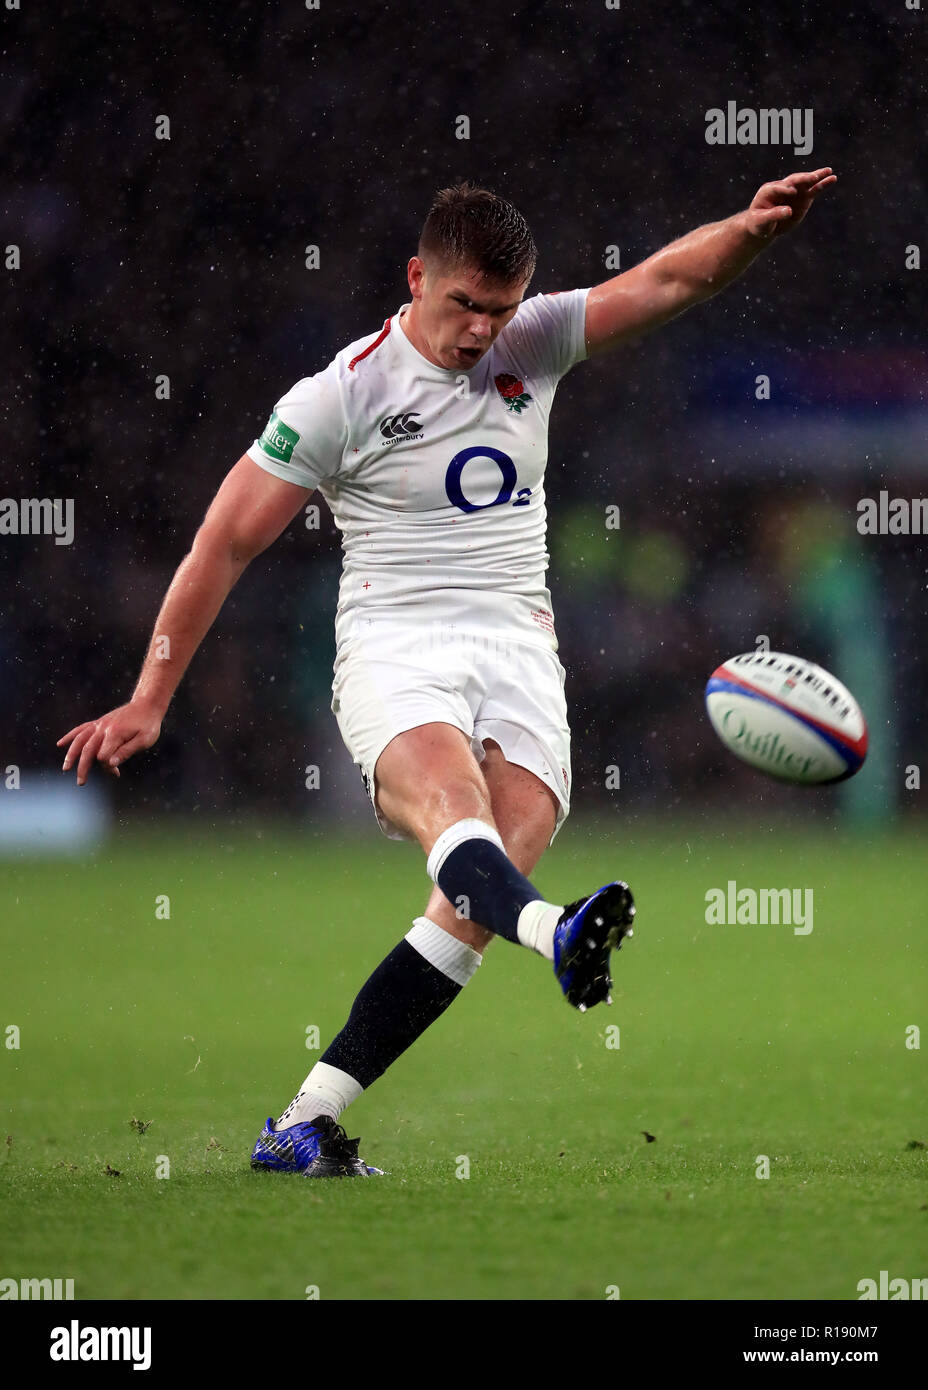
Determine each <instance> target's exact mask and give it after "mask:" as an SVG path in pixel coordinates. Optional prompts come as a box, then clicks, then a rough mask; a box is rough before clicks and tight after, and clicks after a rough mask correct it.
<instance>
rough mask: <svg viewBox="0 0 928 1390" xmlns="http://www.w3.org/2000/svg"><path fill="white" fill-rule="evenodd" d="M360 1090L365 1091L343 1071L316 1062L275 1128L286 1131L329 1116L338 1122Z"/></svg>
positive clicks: (324, 1063) (325, 1063)
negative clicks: (320, 1116)
mask: <svg viewBox="0 0 928 1390" xmlns="http://www.w3.org/2000/svg"><path fill="white" fill-rule="evenodd" d="M363 1090H364V1087H363V1086H359V1085H358V1083H357V1081H355V1079H354V1077H353V1076H349V1075H348V1073H347V1072H346V1071H339V1069H338V1067H330V1066H329V1064H328V1063H327V1062H317V1063H316V1065H315V1066H314V1067H313V1069H312V1071H311V1072H310V1073H309V1076H307V1078H306V1080H305V1081H304V1082H303V1084H302V1086H301V1087H300V1089H299V1091H298V1093H297V1094H296V1095H295V1096H294V1098H293V1100H292V1101H291V1102H290V1104H289V1105H288V1106H287V1108H286V1110H285V1111H284V1113H283V1114H282V1115H281V1117H280V1119H279V1120H278V1121H277V1123H276V1125H275V1126H274V1128H275V1129H289V1127H290V1126H291V1125H302V1124H308V1123H309V1121H310V1120H314V1119H315V1118H316V1116H317V1115H329V1116H331V1118H332V1119H333V1120H337V1119H338V1117H339V1115H340V1114H341V1113H342V1111H343V1110H344V1109H345V1108H346V1107H347V1106H349V1105H350V1104H351V1102H352V1101H353V1100H357V1098H358V1096H359V1095H360V1094H361V1092H362V1091H363Z"/></svg>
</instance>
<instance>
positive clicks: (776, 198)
mask: <svg viewBox="0 0 928 1390" xmlns="http://www.w3.org/2000/svg"><path fill="white" fill-rule="evenodd" d="M836 182H837V176H836V175H835V174H833V173H832V172H831V170H830V169H816V170H815V172H814V173H810V174H789V175H787V177H786V178H785V179H779V180H777V181H776V182H774V183H765V184H763V185H762V186H761V187H760V188H759V189H758V191H757V193H756V194H755V196H754V199H753V201H752V202H751V205H750V207H748V208H745V210H744V211H743V212H736V213H735V215H734V216H733V217H727V218H725V220H724V221H723V222H710V223H708V224H707V225H706V226H705V227H697V228H696V230H695V231H692V232H689V233H687V235H686V236H684V237H680V239H679V241H672V242H671V243H670V245H669V246H665V247H664V248H663V249H662V250H660V251H658V252H656V253H655V255H653V256H649V257H648V259H647V260H646V261H642V262H641V264H640V265H636V266H634V267H633V268H632V269H631V270H627V271H625V272H624V273H623V274H622V275H616V276H615V278H614V279H612V280H606V281H604V282H603V284H601V285H595V286H594V287H593V289H591V290H590V292H589V294H588V296H587V301H586V349H587V356H589V357H592V356H593V355H594V354H595V353H599V352H606V351H608V349H609V348H613V347H618V346H619V344H620V343H626V342H629V341H630V340H631V339H632V338H637V337H639V336H640V335H641V334H642V333H647V332H649V331H650V330H651V329H652V328H659V327H660V325H661V324H662V323H667V322H668V320H669V319H672V318H675V317H676V316H677V314H682V313H683V311H684V310H685V309H688V308H690V306H691V305H693V304H701V303H702V301H703V300H705V299H711V298H712V296H713V295H714V294H718V292H719V290H722V289H724V288H725V286H726V285H729V284H731V282H732V280H735V279H737V277H738V276H739V275H740V274H741V273H742V271H744V270H746V269H747V267H748V266H749V265H750V264H751V262H752V261H753V260H754V258H755V256H759V255H760V253H761V251H763V249H764V247H765V246H768V245H769V244H770V242H771V241H773V239H774V238H775V237H778V236H780V235H781V234H782V233H783V232H788V231H790V229H791V228H793V227H797V226H798V225H799V223H800V222H801V221H802V219H803V218H804V217H805V215H806V213H807V212H808V211H809V208H810V207H811V206H812V204H813V202H814V201H815V199H816V198H817V196H818V195H819V193H821V191H822V189H823V188H827V187H828V186H829V184H832V183H836Z"/></svg>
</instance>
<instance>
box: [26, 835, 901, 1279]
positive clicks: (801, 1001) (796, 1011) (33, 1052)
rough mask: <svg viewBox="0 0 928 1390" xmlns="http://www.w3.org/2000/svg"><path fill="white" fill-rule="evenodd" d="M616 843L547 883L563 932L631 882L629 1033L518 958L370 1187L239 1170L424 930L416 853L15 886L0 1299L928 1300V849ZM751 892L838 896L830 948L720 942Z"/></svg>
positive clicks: (392, 1111)
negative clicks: (763, 1166) (383, 974)
mask: <svg viewBox="0 0 928 1390" xmlns="http://www.w3.org/2000/svg"><path fill="white" fill-rule="evenodd" d="M618 841H619V831H618V829H617V828H616V827H612V826H595V825H583V824H579V823H575V822H571V824H570V825H569V826H568V827H567V828H565V830H564V832H563V833H562V835H561V837H560V838H559V840H558V841H557V843H556V845H555V848H554V850H553V851H552V852H551V853H550V855H549V856H548V857H547V858H546V860H545V861H543V863H542V865H541V866H540V868H539V871H538V872H537V874H536V880H537V882H538V884H539V886H540V887H541V889H542V890H543V891H545V892H546V893H547V894H548V895H549V896H550V897H552V898H554V899H557V900H561V901H563V900H566V899H567V898H572V897H575V896H576V895H577V892H578V890H582V889H583V888H585V887H591V886H593V885H594V884H598V883H600V882H602V881H605V880H606V879H607V878H610V877H612V876H613V875H614V873H615V871H616V867H617V865H619V866H620V867H621V871H622V872H624V873H627V875H628V877H629V879H630V880H631V882H632V885H633V887H634V889H635V893H636V896H637V899H638V902H639V919H638V930H637V932H636V937H635V940H634V941H633V942H632V943H630V944H629V945H628V947H627V948H626V949H623V951H622V953H621V955H619V956H617V957H615V958H614V962H615V966H616V970H615V974H616V984H617V990H616V1005H615V1007H614V1008H613V1009H611V1010H608V1009H606V1008H597V1009H596V1010H595V1011H592V1012H590V1013H589V1014H588V1015H586V1016H585V1017H584V1016H581V1015H579V1014H577V1013H575V1012H574V1011H573V1010H571V1009H570V1008H568V1006H567V1005H566V1004H565V1003H564V1002H563V1001H562V1000H561V997H560V993H559V990H558V988H557V986H556V984H555V982H554V980H553V978H552V976H551V973H550V967H548V966H547V965H546V964H545V963H544V962H542V961H541V960H539V959H538V958H537V957H532V956H529V955H528V954H527V953H526V952H524V951H521V950H518V949H516V948H514V947H512V946H509V945H508V944H507V943H505V942H497V943H495V944H494V945H493V947H492V948H491V950H490V952H489V953H488V955H487V958H486V961H485V963H484V965H483V966H482V967H481V969H480V971H479V972H478V974H477V976H476V978H475V979H474V981H473V982H472V983H471V984H470V985H469V986H468V987H467V989H466V990H465V991H464V992H463V994H462V996H461V997H460V999H458V1000H457V1001H456V1003H455V1005H454V1006H453V1007H452V1008H451V1009H450V1010H449V1011H448V1013H447V1014H446V1015H445V1016H444V1017H443V1018H442V1019H441V1020H440V1021H439V1023H438V1024H437V1025H436V1026H435V1027H434V1028H433V1029H432V1030H431V1032H430V1034H429V1035H427V1036H426V1037H425V1038H424V1039H422V1040H421V1041H420V1042H419V1043H418V1044H417V1045H416V1046H415V1047H414V1048H413V1050H412V1051H411V1052H409V1053H408V1054H407V1055H406V1056H405V1057H403V1058H401V1059H400V1061H399V1062H398V1063H397V1064H396V1066H395V1067H394V1068H393V1069H392V1071H390V1072H389V1073H388V1074H387V1075H386V1076H385V1077H384V1078H383V1079H382V1080H381V1081H380V1082H378V1083H377V1085H376V1086H374V1087H373V1088H371V1090H370V1091H369V1092H367V1093H366V1094H365V1095H364V1096H362V1098H361V1099H360V1100H359V1101H358V1102H357V1104H356V1105H355V1106H354V1107H352V1109H351V1111H350V1112H349V1115H348V1117H347V1125H348V1130H349V1133H351V1134H355V1133H360V1134H362V1135H363V1146H362V1153H363V1154H364V1155H365V1156H366V1157H367V1158H368V1160H369V1161H371V1162H374V1163H377V1164H379V1165H380V1166H382V1167H384V1168H386V1169H388V1171H389V1177H387V1178H385V1179H381V1180H376V1181H370V1182H354V1183H349V1182H342V1183H337V1182H333V1183H325V1182H319V1183H310V1182H307V1181H305V1180H300V1179H293V1178H278V1177H274V1176H270V1175H267V1174H253V1173H252V1172H251V1171H250V1169H249V1167H248V1155H249V1153H250V1150H251V1146H252V1144H253V1143H254V1139H255V1137H256V1135H257V1132H258V1130H259V1129H260V1127H261V1124H262V1122H263V1120H264V1118H265V1116H266V1115H268V1114H271V1113H272V1112H273V1113H275V1114H276V1113H279V1111H280V1110H281V1109H282V1108H283V1107H284V1106H285V1105H286V1103H287V1102H288V1101H289V1100H290V1098H291V1095H292V1094H293V1092H294V1090H295V1089H296V1087H297V1085H298V1083H299V1082H300V1081H301V1080H302V1078H303V1076H304V1075H305V1073H306V1071H308V1069H309V1066H310V1065H311V1064H312V1061H313V1060H314V1057H318V1055H319V1053H318V1052H316V1053H312V1052H310V1051H307V1050H306V1048H305V1045H304V1042H305V1033H306V1028H307V1026H308V1025H310V1024H315V1025H317V1026H318V1027H319V1028H320V1030H321V1034H322V1045H323V1047H324V1046H325V1044H326V1042H327V1041H328V1039H329V1038H330V1037H331V1035H332V1033H333V1032H334V1031H336V1030H337V1029H338V1028H339V1027H340V1025H341V1023H342V1022H343V1021H344V1017H345V1015H346V1013H347V1010H348V1007H349V1006H350V1003H351V1000H352V998H353V996H354V994H355V992H356V990H357V988H358V986H359V985H360V984H361V983H362V981H363V980H364V979H365V978H366V976H367V974H368V973H369V971H370V970H371V969H372V968H373V967H374V966H375V965H376V964H377V962H378V961H379V960H380V959H381V958H382V957H383V956H384V955H385V954H386V953H387V951H388V950H390V949H391V947H392V946H393V945H394V944H395V942H396V940H398V938H399V937H400V936H401V935H402V934H403V933H404V932H405V931H406V930H407V929H408V926H409V924H410V922H411V920H412V918H413V916H415V915H417V914H418V913H419V912H421V911H422V908H423V905H424V901H425V896H426V890H427V887H428V884H427V881H426V878H425V873H424V862H423V860H422V856H421V854H420V852H419V851H418V850H417V849H415V848H413V847H411V846H399V845H396V844H391V843H388V842H387V841H385V840H383V839H369V838H362V839H358V840H356V841H354V842H353V843H349V842H347V841H344V840H336V839H329V838H323V837H320V836H319V835H318V834H314V833H311V832H307V833H306V834H304V835H300V834H296V833H294V832H293V831H292V829H291V830H289V831H286V832H280V831H277V830H274V829H273V828H271V827H266V828H265V829H264V830H263V831H259V830H240V831H237V832H234V833H229V834H224V833H222V832H217V833H215V834H213V835H206V834H202V833H197V834H192V833H191V834H183V835H181V834H176V833H175V834H173V835H168V834H165V833H163V832H162V833H149V834H140V833H138V832H136V833H133V834H132V835H123V836H121V837H120V840H119V843H114V844H113V846H112V847H111V848H109V849H107V850H106V851H105V852H101V853H100V854H98V855H96V856H94V857H93V858H92V859H89V860H86V861H82V862H71V863H67V862H55V863H51V864H39V863H36V862H28V861H22V862H18V863H12V864H11V863H7V864H5V865H0V894H2V898H0V900H2V902H3V903H4V914H3V927H2V933H0V946H2V958H3V970H2V986H0V1036H2V1030H3V1029H5V1028H6V1027H7V1026H8V1025H10V1024H15V1025H17V1026H18V1027H19V1028H20V1030H21V1045H20V1048H19V1050H11V1049H9V1048H4V1049H2V1050H0V1067H2V1088H0V1090H2V1096H3V1113H2V1120H0V1124H2V1127H3V1131H2V1134H3V1135H6V1134H9V1135H10V1136H11V1142H8V1143H7V1145H6V1146H5V1147H3V1148H2V1150H0V1276H2V1277H10V1276H12V1277H16V1278H19V1277H43V1276H44V1277H54V1276H59V1277H73V1278H74V1279H75V1286H76V1287H75V1291H76V1296H77V1297H78V1298H104V1299H111V1298H113V1299H115V1298H192V1299H197V1298H221V1299H225V1298H229V1299H241V1298H247V1299H302V1298H304V1297H305V1289H306V1286H307V1285H316V1286H318V1288H319V1291H320V1296H321V1297H322V1298H324V1299H331V1298H361V1299H379V1298H393V1299H397V1298H399V1299H407V1298H413V1299H415V1298H439V1299H462V1298H467V1299H493V1300H499V1299H598V1300H601V1299H603V1298H604V1297H605V1291H606V1289H607V1286H610V1285H618V1286H619V1287H620V1288H621V1297H622V1299H623V1300H627V1299H658V1298H670V1299H690V1298H714V1299H737V1298H751V1299H755V1298H759V1299H766V1298H792V1299H825V1298H838V1299H854V1298H856V1297H857V1292H856V1286H857V1282H858V1281H859V1280H860V1279H863V1278H867V1277H873V1278H876V1277H878V1274H879V1271H880V1270H881V1269H886V1270H888V1271H889V1272H890V1276H891V1277H896V1276H903V1277H906V1278H915V1277H922V1276H924V1275H926V1274H928V1185H926V1177H928V1150H923V1149H919V1148H908V1147H907V1145H908V1144H909V1143H910V1141H913V1140H918V1141H922V1142H925V1143H928V1122H926V1117H925V1096H926V1085H925V1063H924V1060H923V1059H924V1057H925V1052H924V1051H923V1050H914V1049H909V1048H907V1047H906V1046H905V1037H906V1032H905V1030H906V1028H907V1027H908V1026H909V1025H912V1024H917V1025H922V1026H924V1025H925V1023H926V1014H925V998H926V989H925V981H926V957H928V948H926V942H925V926H924V917H925V912H924V903H925V901H926V899H928V857H926V854H925V843H924V840H923V839H922V838H920V837H918V836H917V835H915V834H913V833H912V832H910V831H909V832H900V833H898V834H896V835H894V836H893V837H892V838H889V839H886V840H885V841H875V840H871V841H870V842H866V841H860V840H858V841H855V840H853V839H851V838H849V837H844V836H839V835H837V834H835V833H834V832H832V833H828V834H825V833H823V832H817V833H812V832H806V831H801V832H796V833H792V834H790V833H784V832H783V831H781V830H778V831H777V832H776V833H765V834H761V833H759V832H757V831H752V832H748V831H745V832H744V833H743V834H741V833H737V832H732V831H731V830H724V829H721V828H718V829H716V830H715V831H712V830H707V829H706V828H703V829H702V830H699V829H697V828H695V827H694V828H693V829H692V830H688V829H687V828H686V827H682V826H676V827H674V826H671V827H670V828H669V829H666V830H661V828H660V827H653V826H652V827H651V828H650V829H638V830H635V831H632V832H630V833H625V834H623V835H622V839H621V844H620V845H619V843H618ZM618 851H620V852H618ZM728 879H735V880H737V882H738V884H739V886H753V887H756V888H761V887H781V886H790V887H802V888H813V889H814V893H815V919H814V930H813V932H812V933H811V935H809V936H805V937H802V936H796V935H794V934H793V932H792V929H791V928H790V927H788V926H707V925H706V923H705V921H704V910H705V893H706V890H707V889H709V888H712V887H717V886H718V887H723V886H724V885H725V884H726V882H727V881H728ZM159 894H167V895H169V897H170V913H171V915H170V920H159V919H158V918H156V898H157V897H158V895H159ZM609 1025H619V1026H620V1028H621V1032H620V1038H619V1040H620V1046H619V1047H618V1049H615V1048H607V1046H606V1041H607V1035H606V1029H607V1026H609ZM926 1046H928V1040H926ZM133 1118H137V1119H139V1120H142V1121H150V1128H149V1129H148V1130H147V1132H146V1133H145V1134H144V1136H140V1135H138V1134H137V1133H135V1132H133V1130H132V1129H131V1128H130V1120H131V1119H133ZM643 1131H647V1132H649V1133H650V1134H653V1135H654V1136H655V1142H653V1143H649V1142H646V1140H645V1138H644V1135H643ZM0 1138H2V1135H0ZM762 1154H764V1155H767V1156H768V1157H769V1159H770V1177H769V1180H766V1181H764V1180H758V1178H757V1177H756V1176H755V1168H756V1164H755V1161H756V1159H757V1156H758V1155H762ZM159 1155H166V1156H167V1157H168V1158H169V1160H170V1165H171V1175H170V1178H169V1179H163V1180H158V1179H156V1177H155V1167H156V1161H157V1158H158V1156H159ZM461 1155H466V1156H467V1158H468V1159H469V1162H470V1177H469V1179H466V1180H462V1179H459V1178H457V1177H456V1176H455V1173H456V1168H457V1166H458V1158H459V1156H461ZM107 1165H109V1166H110V1168H112V1169H117V1170H119V1176H109V1175H107V1173H106V1166H107Z"/></svg>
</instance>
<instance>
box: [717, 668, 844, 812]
mask: <svg viewBox="0 0 928 1390" xmlns="http://www.w3.org/2000/svg"><path fill="white" fill-rule="evenodd" d="M706 708H707V709H708V711H709V718H710V720H711V721H712V727H713V728H714V729H715V732H716V733H717V734H718V736H719V738H720V739H721V740H722V742H723V743H724V745H725V747H726V748H728V749H729V750H730V751H731V752H732V753H734V754H735V756H736V757H738V758H741V759H742V760H743V761H744V762H746V763H750V764H751V766H752V767H756V768H759V770H760V771H761V772H766V773H767V774H768V776H770V777H776V778H778V779H779V780H780V781H783V782H796V783H799V784H801V785H804V786H816V785H822V784H824V783H828V782H842V781H843V780H844V779H845V778H846V777H853V775H854V773H855V772H857V771H858V770H859V769H860V768H861V767H862V766H863V762H864V759H865V758H866V756H867V724H866V721H865V719H864V716H863V714H862V713H861V710H860V706H859V705H858V703H857V701H856V700H855V699H854V696H853V695H852V694H851V692H850V691H849V690H848V689H847V687H846V686H844V685H842V684H841V682H840V681H838V680H835V678H834V676H831V675H829V674H828V672H827V671H825V670H823V669H822V667H821V666H816V665H815V663H814V662H812V661H805V660H804V659H803V658H802V657H799V656H785V655H784V654H783V653H782V652H760V651H755V652H744V653H743V654H742V655H741V656H733V657H732V658H731V659H730V660H729V661H725V662H723V663H722V665H721V666H719V667H718V669H717V670H715V671H713V673H712V675H711V677H710V678H709V682H708V684H707V685H706Z"/></svg>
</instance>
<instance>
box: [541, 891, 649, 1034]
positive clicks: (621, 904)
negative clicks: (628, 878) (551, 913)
mask: <svg viewBox="0 0 928 1390" xmlns="http://www.w3.org/2000/svg"><path fill="white" fill-rule="evenodd" d="M634 916H635V901H634V899H633V897H632V895H631V890H630V889H629V886H628V884H627V883H607V884H606V886H605V888H600V889H598V890H597V891H596V892H595V893H594V894H593V895H592V897H589V898H581V899H580V900H579V902H575V903H569V904H568V905H567V907H565V908H564V911H563V912H562V913H561V915H560V917H559V918H558V922H557V926H556V927H555V928H554V973H555V975H556V976H557V979H558V981H559V983H560V986H561V989H562V990H563V991H564V996H565V998H566V999H567V1002H568V1004H573V1006H574V1008H575V1009H579V1010H580V1012H581V1013H585V1012H586V1010H587V1009H590V1008H592V1007H593V1005H594V1004H601V1003H602V1002H603V1000H605V1001H606V1003H607V1004H611V1003H612V977H611V976H610V974H609V952H610V951H618V950H619V949H620V948H621V945H622V942H623V940H624V939H625V937H626V936H632V935H633V932H632V921H633V920H634Z"/></svg>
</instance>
